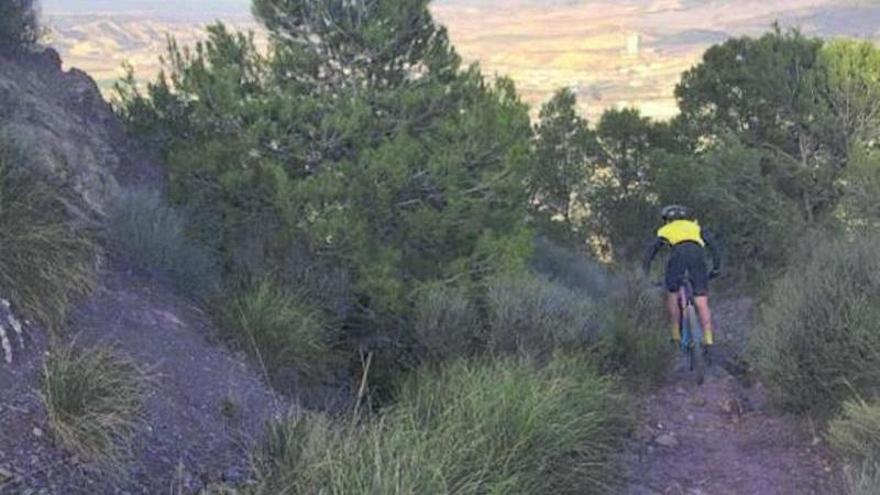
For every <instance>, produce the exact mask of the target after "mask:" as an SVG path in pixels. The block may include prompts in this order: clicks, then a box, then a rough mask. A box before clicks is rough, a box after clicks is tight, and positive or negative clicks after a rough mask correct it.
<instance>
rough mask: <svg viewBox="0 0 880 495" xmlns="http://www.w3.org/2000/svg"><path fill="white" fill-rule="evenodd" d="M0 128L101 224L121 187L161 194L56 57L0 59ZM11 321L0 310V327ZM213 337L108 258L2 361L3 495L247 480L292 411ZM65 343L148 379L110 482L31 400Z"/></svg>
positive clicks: (151, 165)
mask: <svg viewBox="0 0 880 495" xmlns="http://www.w3.org/2000/svg"><path fill="white" fill-rule="evenodd" d="M0 127H2V128H4V129H5V131H4V132H11V133H13V135H14V136H15V137H16V139H23V140H25V141H26V142H27V143H28V144H29V146H28V149H29V150H36V152H37V153H39V154H40V156H39V157H38V159H37V160H35V162H36V165H37V166H42V167H44V168H45V169H46V170H47V171H48V172H49V173H50V177H51V179H52V180H54V181H56V182H58V183H59V185H61V186H63V187H64V188H66V189H67V190H69V191H71V192H73V193H75V194H72V195H71V197H72V198H73V201H72V202H71V204H70V205H69V206H70V208H71V209H72V210H73V211H74V212H76V213H77V216H78V218H80V219H81V220H82V221H83V222H84V223H85V224H88V225H92V226H96V227H100V226H101V224H102V222H103V219H104V215H105V213H106V211H107V209H108V206H109V204H110V202H111V201H112V200H113V198H114V197H115V196H116V194H118V193H119V192H120V191H122V190H123V189H124V188H125V187H127V186H133V185H150V186H153V187H161V184H162V173H161V168H160V167H159V166H158V164H157V162H156V161H155V160H153V159H152V158H151V157H150V155H149V154H147V153H145V152H144V151H143V150H142V149H141V148H140V147H139V146H138V144H137V143H136V142H133V141H132V140H130V139H129V138H128V137H127V136H126V135H125V131H124V128H123V126H122V125H121V123H120V122H119V121H118V120H117V119H116V117H115V116H114V114H113V112H112V111H111V108H110V106H109V105H108V104H107V103H106V102H105V101H104V100H103V99H102V97H101V95H100V93H99V92H98V89H97V87H96V85H95V83H94V82H93V81H92V80H91V79H90V78H89V77H88V75H86V74H85V73H83V72H80V71H77V70H71V71H68V72H65V71H62V69H61V63H60V60H59V58H58V56H57V54H56V53H55V52H54V51H52V50H45V51H42V52H33V53H17V54H14V55H10V54H5V55H2V54H0ZM115 258H116V257H115V256H113V255H112V253H111V256H110V257H109V259H111V260H112V259H115ZM14 309H15V308H14V301H13V310H14ZM7 317H8V314H7V313H6V309H5V307H4V308H0V318H2V319H3V320H4V324H5V321H6V319H7ZM214 335H215V331H214V330H213V329H212V327H211V322H210V320H209V318H208V317H207V316H206V315H205V314H203V313H202V312H201V311H200V310H199V309H198V308H197V307H195V306H194V305H193V304H192V303H191V302H190V301H188V300H186V299H185V298H183V297H181V296H179V295H176V294H175V293H174V292H173V291H172V290H170V289H169V288H168V287H166V286H164V285H162V283H160V282H157V281H155V280H152V279H147V278H144V277H141V276H140V275H138V274H135V273H132V272H130V271H128V270H127V269H126V268H125V267H124V266H122V265H121V264H118V263H115V262H105V263H104V266H103V267H102V269H101V272H100V274H99V283H98V288H97V290H95V291H94V292H93V293H92V294H91V295H90V296H89V297H88V298H87V299H86V300H84V301H81V302H80V303H79V304H78V305H77V307H75V308H74V310H73V312H72V314H71V316H70V318H69V319H68V321H67V323H66V325H65V328H63V329H62V331H61V332H59V335H57V336H55V337H51V336H50V335H49V334H48V332H46V331H44V330H42V329H40V328H37V327H36V326H35V325H33V324H28V325H27V326H26V330H25V339H24V349H23V350H22V349H21V347H20V346H19V343H18V342H17V339H15V338H14V334H13V335H11V336H10V338H11V340H12V343H13V344H14V345H13V356H14V359H13V360H12V363H11V364H6V363H2V364H0V493H28V492H30V493H48V494H76V493H82V494H94V493H168V492H169V490H172V491H173V492H174V493H196V492H197V491H198V490H200V489H202V488H204V487H205V486H208V485H209V484H212V483H225V484H233V485H234V484H236V483H240V482H242V481H243V480H244V479H246V478H247V477H248V475H249V474H248V469H249V453H250V452H251V449H252V448H253V447H254V445H255V441H256V439H257V438H259V436H260V435H261V432H262V431H263V427H264V425H265V423H266V421H268V420H269V419H271V418H273V417H277V416H281V415H283V414H285V413H286V412H287V409H288V408H289V407H290V406H291V404H290V402H289V401H288V400H287V399H284V398H282V397H280V396H278V395H276V394H275V393H274V392H273V391H272V390H271V389H270V388H269V386H268V385H266V384H264V383H263V381H262V378H261V375H260V374H259V373H258V372H257V371H256V370H255V369H253V368H251V367H250V366H249V365H248V364H247V363H246V361H245V360H244V358H243V357H240V356H237V355H234V354H233V353H231V352H229V351H228V350H226V349H225V348H224V347H223V346H221V345H220V344H218V343H216V342H212V338H213V336H214ZM67 342H74V343H75V344H77V345H92V344H100V345H107V346H110V347H113V348H115V349H116V350H117V351H118V352H120V353H121V354H123V355H126V356H128V357H130V358H132V359H134V360H135V361H136V362H137V363H138V364H139V365H140V367H142V368H144V369H146V370H147V371H148V372H149V375H150V376H151V384H150V386H149V392H148V394H147V396H146V398H145V401H144V402H145V403H144V411H143V412H144V421H143V423H142V424H140V425H139V426H138V428H137V431H136V434H135V437H134V440H133V447H134V449H133V450H134V451H133V455H132V458H131V459H129V460H127V461H126V462H125V463H124V465H123V466H122V468H121V470H120V472H114V473H113V474H112V475H110V474H109V473H108V472H107V471H106V470H102V469H99V467H98V466H97V465H94V464H91V463H90V462H88V461H87V460H85V459H81V458H78V457H77V456H75V455H73V454H71V453H70V452H68V451H65V450H64V449H63V448H61V447H60V446H59V444H58V442H56V441H55V440H54V439H53V438H52V431H51V429H50V426H49V422H48V419H47V413H46V409H45V406H44V404H43V401H42V399H41V398H40V395H39V394H40V385H41V377H42V374H43V363H44V360H45V359H46V357H47V356H49V355H50V353H51V352H53V349H54V348H55V347H56V346H57V345H63V344H66V343H67Z"/></svg>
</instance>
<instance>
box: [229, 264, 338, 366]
mask: <svg viewBox="0 0 880 495" xmlns="http://www.w3.org/2000/svg"><path fill="white" fill-rule="evenodd" d="M218 304H219V305H221V306H220V307H219V308H218V311H219V313H220V315H221V319H222V321H221V325H220V326H221V328H222V329H223V332H224V336H225V337H226V339H227V340H228V341H230V342H231V343H232V344H233V345H235V346H236V347H238V348H240V349H244V350H245V351H247V352H248V353H249V354H250V355H251V356H253V357H254V358H255V359H257V361H258V362H259V363H260V365H261V366H262V367H263V370H264V372H265V373H266V375H267V378H269V379H270V380H271V379H274V378H276V377H277V376H278V374H279V372H281V371H284V370H287V369H294V370H296V371H297V372H298V373H300V374H301V375H302V376H304V377H305V378H308V379H313V380H317V379H320V378H322V377H325V376H326V375H327V374H328V373H329V372H330V371H332V370H333V369H334V367H335V366H336V365H338V364H340V355H339V353H338V352H337V351H336V350H335V349H334V348H333V343H334V338H335V337H334V332H333V329H332V327H331V326H330V325H328V323H327V322H326V320H325V317H324V315H323V314H322V313H321V312H320V311H319V310H317V309H315V308H314V306H313V305H312V304H311V303H310V302H309V301H308V299H307V298H306V297H305V295H304V294H302V293H297V292H295V291H294V290H292V289H289V288H287V287H283V286H281V285H279V284H277V283H275V282H274V281H273V280H271V279H269V278H264V279H262V280H259V281H257V282H255V283H250V284H245V286H244V287H243V288H242V289H240V290H239V291H238V292H237V293H236V294H233V295H232V296H231V297H230V298H224V300H222V301H218Z"/></svg>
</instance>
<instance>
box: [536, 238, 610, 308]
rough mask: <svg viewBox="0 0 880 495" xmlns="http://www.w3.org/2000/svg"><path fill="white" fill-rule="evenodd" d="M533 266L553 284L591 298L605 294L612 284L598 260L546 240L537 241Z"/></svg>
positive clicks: (539, 239)
mask: <svg viewBox="0 0 880 495" xmlns="http://www.w3.org/2000/svg"><path fill="white" fill-rule="evenodd" d="M531 267H532V268H533V269H534V270H535V271H536V272H538V273H540V274H541V275H544V276H545V277H547V278H548V279H549V280H550V281H551V282H556V283H560V284H562V285H564V286H566V287H568V288H570V289H573V290H578V291H581V292H584V293H585V294H588V295H589V296H590V297H599V296H601V295H604V294H606V293H607V292H608V291H609V290H611V288H612V285H613V284H612V282H613V281H612V279H611V277H610V275H609V274H608V272H607V270H606V269H605V268H604V267H603V266H602V265H600V264H599V263H598V262H597V261H595V260H593V259H591V258H590V257H588V256H585V255H583V254H581V253H578V252H576V251H573V250H570V249H566V248H564V247H562V246H560V245H558V244H555V243H553V242H552V241H550V240H548V239H546V238H543V237H542V238H538V239H537V240H536V241H535V251H534V252H533V253H532V259H531Z"/></svg>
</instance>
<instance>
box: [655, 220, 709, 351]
mask: <svg viewBox="0 0 880 495" xmlns="http://www.w3.org/2000/svg"><path fill="white" fill-rule="evenodd" d="M660 216H661V217H662V219H663V222H664V225H663V226H662V227H660V229H659V230H657V238H656V239H655V240H654V243H653V244H652V245H651V247H650V249H649V250H648V252H647V253H646V255H645V259H644V263H643V265H642V268H643V269H644V271H645V274H646V275H647V274H648V272H650V270H651V262H653V261H654V256H656V255H657V252H658V251H659V250H660V248H662V247H663V246H670V247H671V248H672V256H670V257H669V262H668V263H667V265H666V280H665V286H666V289H667V290H668V291H669V294H668V296H667V298H666V307H667V308H668V309H669V319H670V321H671V322H672V340H674V341H675V342H676V343H678V342H681V328H680V325H681V308H679V306H678V297H677V293H678V289H679V288H680V287H681V285H682V283H684V277H685V275H687V276H688V277H689V278H690V280H691V283H692V284H693V288H694V305H695V306H696V307H697V312H698V313H699V317H700V324H701V325H702V327H703V343H704V344H705V345H707V346H711V345H712V344H713V343H714V341H713V340H714V339H713V336H712V312H711V311H710V310H709V297H708V293H709V279H710V278H714V277H715V276H716V275H718V271H719V269H720V268H721V257H720V253H719V252H718V246H717V244H716V242H715V239H714V238H713V236H712V235H711V233H709V232H707V231H706V230H705V229H702V228H701V227H700V224H699V223H698V222H697V221H696V220H695V219H694V218H693V215H691V212H690V210H689V209H688V208H686V207H684V206H680V205H669V206H665V207H663V209H662V210H661V211H660ZM706 249H708V250H709V253H710V254H711V255H712V271H711V272H707V270H706V261H705V250H706Z"/></svg>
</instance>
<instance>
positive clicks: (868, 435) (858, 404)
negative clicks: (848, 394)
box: [828, 400, 880, 495]
mask: <svg viewBox="0 0 880 495" xmlns="http://www.w3.org/2000/svg"><path fill="white" fill-rule="evenodd" d="M828 439H829V441H830V443H831V447H832V448H833V449H834V450H835V451H836V452H837V454H838V455H840V456H841V458H842V459H843V460H844V461H845V462H846V463H847V467H846V473H847V482H848V485H849V492H850V493H851V494H853V495H861V494H868V493H876V490H877V487H878V486H880V402H878V401H877V400H874V401H873V402H870V403H868V402H864V401H861V400H850V401H847V402H845V403H844V404H843V412H842V413H841V414H840V415H839V416H837V417H836V418H835V419H834V420H833V421H831V423H830V425H829V428H828Z"/></svg>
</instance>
